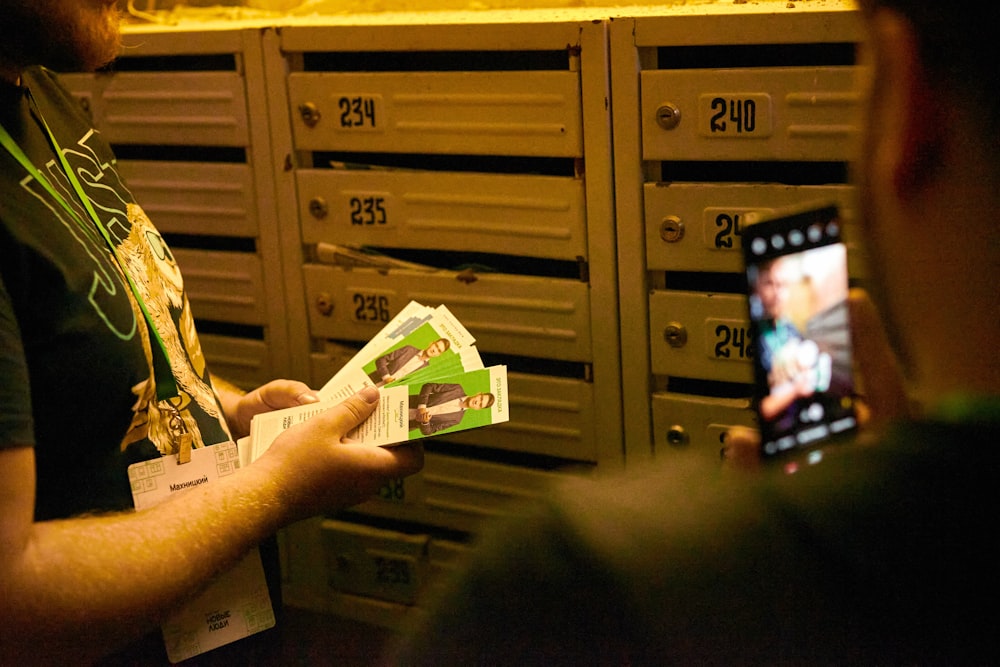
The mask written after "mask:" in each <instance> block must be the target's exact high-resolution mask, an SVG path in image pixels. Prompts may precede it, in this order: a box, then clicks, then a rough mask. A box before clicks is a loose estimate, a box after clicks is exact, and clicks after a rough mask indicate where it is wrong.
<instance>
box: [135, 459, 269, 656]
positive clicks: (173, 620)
mask: <svg viewBox="0 0 1000 667" xmlns="http://www.w3.org/2000/svg"><path fill="white" fill-rule="evenodd" d="M239 467H240V462H239V452H238V451H237V448H236V445H235V444H234V443H232V442H225V443H221V444H218V445H212V446H211V447H199V448H197V449H193V450H191V460H190V461H189V462H188V463H184V464H178V463H177V457H176V456H163V457H161V458H158V459H153V460H151V461H144V462H142V463H135V464H132V465H130V466H129V468H128V474H129V481H130V482H131V483H132V498H133V500H134V501H135V508H136V510H137V511H142V510H144V509H148V508H150V507H152V506H153V505H156V504H157V503H159V502H160V501H162V500H165V499H166V498H168V497H169V496H170V495H171V494H172V493H175V492H177V491H182V490H184V489H188V488H191V487H194V486H200V485H202V484H207V483H209V482H211V481H212V480H215V479H219V478H220V477H225V476H226V475H231V474H233V473H234V472H236V470H237V469H238V468H239ZM274 623H275V618H274V610H273V609H272V607H271V597H270V595H269V594H268V591H267V581H266V580H265V578H264V567H263V565H262V564H261V560H260V551H259V550H258V549H254V550H252V551H251V552H250V553H249V554H247V556H245V557H244V558H243V559H242V560H241V561H240V562H239V563H238V564H237V565H236V566H235V567H233V568H232V569H231V570H229V571H228V572H226V573H224V574H222V575H221V576H219V577H218V578H217V579H216V580H215V581H214V582H213V583H212V584H211V585H210V586H209V587H208V588H207V589H206V590H204V591H203V592H202V593H201V594H200V595H199V596H198V597H196V598H195V599H193V600H191V601H190V602H188V603H187V604H186V605H184V607H182V608H181V609H179V610H178V611H176V612H174V613H173V614H172V615H171V616H170V617H169V618H167V620H166V621H165V622H164V623H163V625H162V626H161V630H162V632H163V640H164V642H165V644H166V647H167V657H168V658H169V659H170V661H171V662H174V663H176V662H181V661H183V660H187V659H188V658H191V657H193V656H196V655H198V654H200V653H204V652H206V651H211V650H212V649H215V648H218V647H220V646H223V645H225V644H229V643H232V642H234V641H237V640H239V639H243V638H244V637H248V636H250V635H252V634H255V633H257V632H260V631H262V630H267V629H268V628H271V627H274Z"/></svg>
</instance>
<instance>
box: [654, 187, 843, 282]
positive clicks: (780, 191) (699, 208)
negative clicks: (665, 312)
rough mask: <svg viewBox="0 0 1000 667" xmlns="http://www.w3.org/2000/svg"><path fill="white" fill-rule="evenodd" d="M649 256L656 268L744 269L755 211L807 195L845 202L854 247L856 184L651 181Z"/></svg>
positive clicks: (761, 213)
mask: <svg viewBox="0 0 1000 667" xmlns="http://www.w3.org/2000/svg"><path fill="white" fill-rule="evenodd" d="M643 198H644V202H645V212H646V257H647V268H648V269H649V270H650V271H718V272H741V271H742V270H743V263H742V256H741V254H740V253H741V250H740V249H741V247H742V245H741V231H742V229H743V227H744V225H746V224H748V221H749V220H752V219H753V216H754V215H757V216H764V215H768V214H771V213H773V212H774V211H775V210H778V209H781V208H784V207H787V206H791V205H793V204H799V203H802V202H806V201H819V202H834V203H836V204H837V205H838V206H840V207H841V212H842V215H843V218H844V220H845V227H847V228H848V229H847V230H846V231H845V235H846V236H847V241H848V243H849V244H850V247H851V250H852V252H856V244H855V243H853V242H852V240H851V239H852V238H853V236H855V234H856V231H855V230H854V229H853V227H854V224H852V223H853V218H854V210H853V209H854V198H853V188H851V187H850V186H847V185H822V186H793V185H776V184H734V183H730V184H718V183H646V184H645V185H644V193H643Z"/></svg>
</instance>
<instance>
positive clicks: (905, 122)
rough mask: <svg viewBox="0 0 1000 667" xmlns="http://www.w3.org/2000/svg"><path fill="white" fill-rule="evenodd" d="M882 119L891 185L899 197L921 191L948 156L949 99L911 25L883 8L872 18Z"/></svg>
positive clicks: (876, 93) (893, 12)
mask: <svg viewBox="0 0 1000 667" xmlns="http://www.w3.org/2000/svg"><path fill="white" fill-rule="evenodd" d="M872 37H873V40H874V45H873V46H874V49H875V58H876V67H878V68H880V69H881V70H882V71H881V72H880V75H879V76H877V79H876V80H877V81H878V83H879V89H877V90H873V91H872V94H873V95H879V96H883V101H882V102H883V105H882V107H883V112H884V115H883V116H882V119H881V122H882V123H884V124H885V125H884V131H885V138H886V139H888V145H885V146H883V148H884V149H888V150H889V151H890V155H888V156H886V157H888V158H889V159H890V162H889V166H890V168H891V170H892V171H891V175H890V179H891V180H890V183H891V185H892V187H893V188H894V189H895V194H896V196H897V197H899V198H901V199H903V200H906V199H910V198H912V197H913V196H915V195H917V194H919V192H920V191H921V189H922V188H924V187H925V186H927V185H928V183H929V182H930V181H931V180H933V178H934V176H935V174H936V173H937V172H938V170H939V169H940V167H941V161H942V160H943V159H944V157H945V155H946V151H945V144H944V142H945V140H946V133H947V126H946V124H947V109H946V108H945V104H946V101H945V99H944V98H943V97H941V96H940V94H939V93H938V92H937V91H935V90H934V87H933V86H932V85H931V82H930V79H929V78H928V72H927V70H926V66H925V65H924V62H923V60H922V59H921V56H920V49H919V42H918V40H917V35H916V33H915V32H914V29H913V26H912V24H911V23H910V22H909V21H908V20H907V19H905V18H904V17H903V16H902V15H900V14H899V13H898V12H895V11H892V10H886V9H881V10H878V11H877V12H876V14H875V16H874V17H873V20H872Z"/></svg>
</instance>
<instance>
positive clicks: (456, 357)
mask: <svg viewBox="0 0 1000 667" xmlns="http://www.w3.org/2000/svg"><path fill="white" fill-rule="evenodd" d="M366 386H375V387H377V388H378V390H379V394H380V400H379V406H378V408H377V409H376V411H375V412H374V413H373V414H372V416H371V417H369V418H368V419H367V420H366V421H365V422H364V423H363V424H361V425H360V426H359V427H358V428H357V429H355V430H354V431H352V432H351V433H349V434H347V436H345V438H344V441H345V442H354V443H360V444H370V445H372V446H388V445H393V444H399V443H403V442H407V441H410V440H415V439H419V438H423V437H427V436H430V435H434V434H439V433H446V432H451V431H461V430H465V429H469V428H476V427H479V426H486V425H489V424H497V423H501V422H505V421H508V420H509V404H508V401H507V368H506V366H492V367H489V368H484V367H483V362H482V359H481V358H480V357H479V353H478V351H477V350H476V347H475V341H474V339H473V338H472V336H471V335H470V334H469V332H468V331H466V329H465V328H464V327H463V326H462V325H461V324H460V323H459V322H458V320H457V319H455V317H454V316H453V315H452V314H451V313H450V312H449V311H448V309H447V308H446V307H444V306H438V307H437V308H428V307H426V306H421V305H420V304H417V303H416V302H411V303H410V304H409V305H408V306H407V307H406V308H404V309H403V311H402V312H401V313H400V314H399V315H398V316H397V317H396V318H394V319H393V320H392V321H391V322H390V323H389V324H388V325H386V327H385V328H383V330H382V331H381V332H380V333H379V334H378V335H377V336H375V337H374V338H373V339H372V340H371V341H370V342H369V343H368V344H367V345H365V347H364V348H362V350H361V351H359V352H358V353H357V354H356V355H355V356H354V358H353V359H352V360H351V361H350V362H348V363H347V364H346V365H345V366H344V368H342V369H341V370H340V371H338V372H337V373H336V374H335V375H334V377H333V378H331V379H330V380H329V381H328V382H327V384H326V385H324V386H323V388H322V389H320V391H319V395H320V398H321V401H320V402H319V403H313V404H310V405H302V406H297V407H293V408H288V409H284V410H275V411H272V412H266V413H261V414H258V415H256V416H255V417H254V419H253V421H252V422H251V425H250V435H249V436H248V437H247V438H244V439H242V440H241V441H240V442H239V446H240V460H241V463H242V464H244V465H247V464H249V463H250V462H252V461H254V460H256V459H257V458H258V457H259V456H261V455H262V454H263V453H264V452H265V451H266V450H267V449H268V448H269V447H270V445H271V443H272V442H273V441H274V439H275V438H277V437H278V435H279V434H280V433H281V432H282V431H284V430H285V429H287V428H290V427H292V426H295V425H296V424H300V423H302V422H304V421H306V420H308V419H310V418H312V417H314V416H315V415H317V414H319V413H321V412H323V411H325V410H328V409H329V408H331V407H333V406H335V405H337V404H339V403H340V402H341V401H343V400H344V399H345V398H347V397H348V396H350V395H352V394H354V393H355V392H357V391H360V390H361V389H362V388H364V387H366Z"/></svg>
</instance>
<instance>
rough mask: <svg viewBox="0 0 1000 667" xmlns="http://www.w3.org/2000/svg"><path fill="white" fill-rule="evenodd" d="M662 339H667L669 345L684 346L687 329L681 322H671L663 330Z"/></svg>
mask: <svg viewBox="0 0 1000 667" xmlns="http://www.w3.org/2000/svg"><path fill="white" fill-rule="evenodd" d="M663 340H665V341H667V344H668V345H670V347H684V346H685V345H686V344H687V340H688V334H687V329H685V328H684V325H683V324H679V323H678V322H671V323H670V324H668V325H667V328H666V329H664V330H663Z"/></svg>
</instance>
